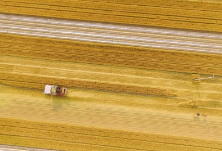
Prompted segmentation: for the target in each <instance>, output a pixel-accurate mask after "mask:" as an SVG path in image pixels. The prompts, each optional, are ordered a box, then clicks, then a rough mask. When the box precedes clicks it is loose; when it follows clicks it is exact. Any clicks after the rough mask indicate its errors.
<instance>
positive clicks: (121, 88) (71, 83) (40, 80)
mask: <svg viewBox="0 0 222 151" xmlns="http://www.w3.org/2000/svg"><path fill="white" fill-rule="evenodd" d="M0 75H1V77H0V79H1V80H2V81H3V82H4V81H5V83H4V84H7V83H11V85H14V84H13V83H15V85H17V86H18V85H21V84H20V83H22V84H23V83H26V84H24V85H23V86H22V87H25V86H26V85H28V87H31V86H32V85H33V83H37V86H36V87H34V88H39V87H40V86H42V88H41V89H44V84H47V83H50V84H56V85H65V86H67V87H80V88H88V89H97V90H106V91H115V92H128V93H138V94H151V95H160V96H174V95H173V94H172V93H170V92H169V91H167V90H165V89H160V88H153V87H145V86H139V85H123V84H120V83H108V82H100V81H95V80H94V81H93V80H83V79H77V78H76V79H70V78H58V77H49V76H39V75H26V74H16V73H9V72H1V73H0ZM6 80H8V81H14V82H7V81H6ZM28 83H31V85H29V84H28ZM40 84H41V85H40Z"/></svg>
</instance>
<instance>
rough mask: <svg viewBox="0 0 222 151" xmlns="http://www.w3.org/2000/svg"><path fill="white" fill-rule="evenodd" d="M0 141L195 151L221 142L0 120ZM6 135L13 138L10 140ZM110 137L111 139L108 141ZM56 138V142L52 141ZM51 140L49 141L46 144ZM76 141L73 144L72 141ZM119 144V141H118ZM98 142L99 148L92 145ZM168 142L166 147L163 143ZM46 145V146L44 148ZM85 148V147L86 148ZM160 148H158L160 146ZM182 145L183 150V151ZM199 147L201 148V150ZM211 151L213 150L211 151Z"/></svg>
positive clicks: (57, 146)
mask: <svg viewBox="0 0 222 151" xmlns="http://www.w3.org/2000/svg"><path fill="white" fill-rule="evenodd" d="M0 127H1V129H0V133H1V134H0V135H1V141H2V142H5V143H8V142H10V141H11V142H16V144H19V145H22V146H23V145H24V146H26V145H30V144H27V141H30V142H32V145H30V146H29V147H33V146H36V147H39V146H42V147H45V148H49V149H58V150H60V149H61V150H72V149H73V147H75V149H76V150H79V149H81V150H82V149H83V148H84V150H88V149H90V150H128V149H130V148H131V149H134V150H141V149H143V150H146V149H152V148H153V149H158V150H161V151H162V150H164V151H165V150H174V149H176V150H195V149H196V150H198V149H201V150H203V151H205V150H208V148H212V144H213V145H214V148H215V149H216V148H218V149H219V148H221V144H220V142H217V141H205V140H198V139H190V138H178V137H171V138H170V137H168V136H161V135H153V134H142V133H132V132H124V131H117V130H108V129H97V128H91V127H80V126H69V125H64V124H63V125H62V124H55V123H42V122H31V121H24V120H15V119H6V118H1V125H0ZM5 135H12V136H11V139H8V138H7V137H5ZM110 136H112V137H110ZM54 138H56V139H54ZM48 140H51V141H48ZM74 140H76V141H74ZM118 140H119V141H118ZM46 142H47V143H46ZM95 142H100V145H94V143H95ZM163 142H168V143H163ZM43 144H45V145H46V146H43ZM86 144H88V145H86ZM160 144H161V145H160ZM183 145H185V146H186V147H184V146H183ZM200 146H201V147H200ZM212 150H214V149H212Z"/></svg>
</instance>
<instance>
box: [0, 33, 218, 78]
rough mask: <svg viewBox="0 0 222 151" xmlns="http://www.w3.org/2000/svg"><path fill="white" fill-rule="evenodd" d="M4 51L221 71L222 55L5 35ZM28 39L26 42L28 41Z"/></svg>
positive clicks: (98, 61)
mask: <svg viewBox="0 0 222 151" xmlns="http://www.w3.org/2000/svg"><path fill="white" fill-rule="evenodd" d="M1 38H2V40H0V44H1V45H2V47H1V52H0V54H2V55H13V56H24V57H33V58H43V59H54V60H64V61H74V62H84V63H96V64H106V65H117V66H127V67H137V68H146V69H158V70H168V71H180V72H188V73H202V74H212V73H214V74H217V75H222V72H221V70H220V68H221V67H222V60H221V55H214V54H199V53H191V52H190V53H189V52H179V51H170V50H169V51H164V50H158V49H149V48H138V47H126V46H112V45H105V44H92V43H81V42H71V41H65V40H64V41H62V40H61V41H59V40H49V39H44V38H39V39H38V38H31V37H29V40H28V37H20V38H18V37H17V36H7V35H5V36H4V35H2V36H1ZM26 41H28V42H27V43H25V42H26Z"/></svg>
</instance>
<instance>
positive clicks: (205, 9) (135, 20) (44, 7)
mask: <svg viewBox="0 0 222 151" xmlns="http://www.w3.org/2000/svg"><path fill="white" fill-rule="evenodd" d="M135 3H136V5H135ZM52 4H53V5H52ZM162 4H164V6H163V5H162ZM0 6H1V7H0V12H5V13H14V14H23V15H36V16H45V17H58V18H66V19H79V20H88V21H101V22H111V23H124V24H136V25H149V26H159V27H170V28H183V29H194V30H205V31H218V32H221V29H222V28H221V21H220V20H221V16H222V13H221V11H220V10H221V5H218V3H217V2H215V1H207V2H205V3H204V2H199V1H188V0H183V1H170V2H169V1H166V0H159V1H155V2H154V1H151V0H149V1H133V0H130V1H127V2H122V1H102V2H101V1H93V0H92V1H79V0H78V1H70V0H66V1H47V2H45V1H42V0H38V1H35V2H33V1H31V0H19V1H17V0H16V1H15V0H11V1H5V0H3V1H1V2H0ZM116 8H117V9H116ZM211 10H214V11H211Z"/></svg>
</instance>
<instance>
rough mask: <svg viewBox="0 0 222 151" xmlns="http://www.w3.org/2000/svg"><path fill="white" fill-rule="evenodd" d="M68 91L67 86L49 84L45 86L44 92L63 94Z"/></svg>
mask: <svg viewBox="0 0 222 151" xmlns="http://www.w3.org/2000/svg"><path fill="white" fill-rule="evenodd" d="M67 91H68V90H67V88H64V87H59V86H57V85H49V84H47V85H46V86H45V90H44V94H49V95H59V96H63V95H65V94H66V93H67Z"/></svg>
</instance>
